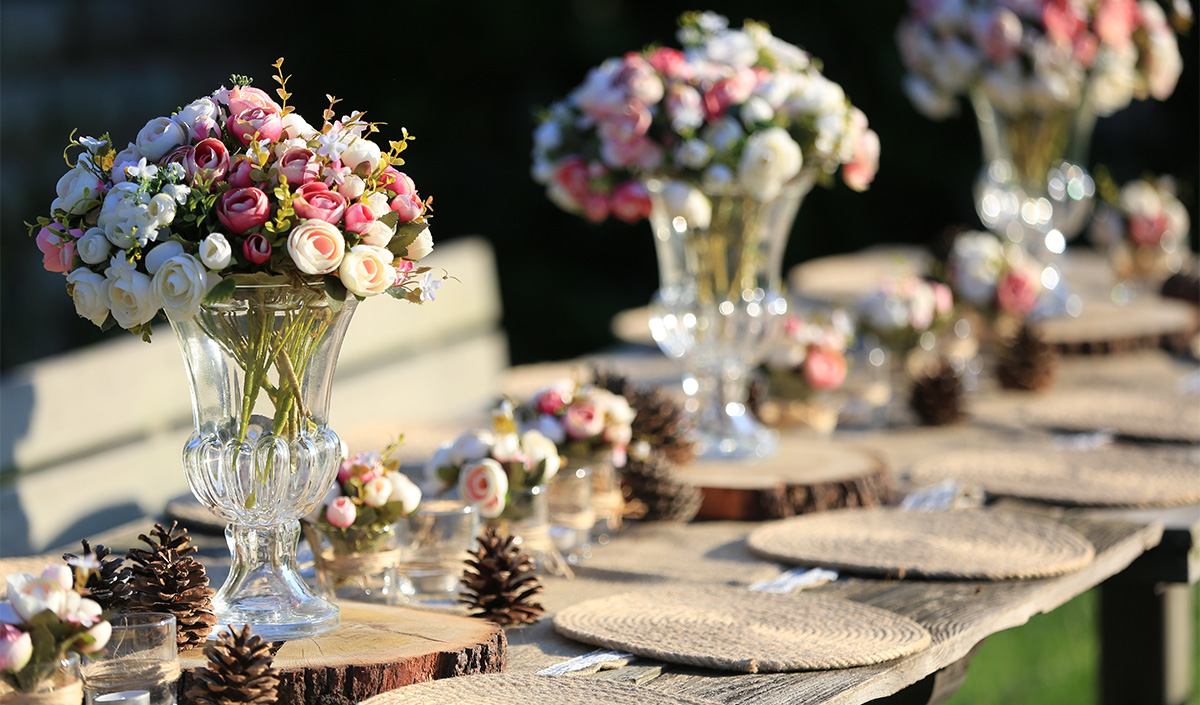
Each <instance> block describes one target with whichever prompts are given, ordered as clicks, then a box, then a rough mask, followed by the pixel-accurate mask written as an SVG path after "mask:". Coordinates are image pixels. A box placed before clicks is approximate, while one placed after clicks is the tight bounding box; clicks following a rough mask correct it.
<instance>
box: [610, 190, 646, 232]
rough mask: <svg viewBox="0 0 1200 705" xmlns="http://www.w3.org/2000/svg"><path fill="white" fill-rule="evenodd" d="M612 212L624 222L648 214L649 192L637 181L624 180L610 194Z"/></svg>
mask: <svg viewBox="0 0 1200 705" xmlns="http://www.w3.org/2000/svg"><path fill="white" fill-rule="evenodd" d="M612 213H613V215H615V216H616V217H617V218H619V219H620V220H623V221H625V222H626V223H636V222H638V221H639V220H642V219H643V218H648V217H649V216H650V194H649V193H648V192H647V191H646V189H645V187H644V186H642V185H641V184H640V183H638V182H637V181H633V180H630V181H626V182H625V183H623V184H621V185H620V186H618V187H617V188H616V189H615V190H614V191H613V194H612Z"/></svg>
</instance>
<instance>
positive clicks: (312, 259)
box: [287, 218, 346, 274]
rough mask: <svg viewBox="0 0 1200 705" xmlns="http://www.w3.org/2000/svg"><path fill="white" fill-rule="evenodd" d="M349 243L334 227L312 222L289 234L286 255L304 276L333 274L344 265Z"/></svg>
mask: <svg viewBox="0 0 1200 705" xmlns="http://www.w3.org/2000/svg"><path fill="white" fill-rule="evenodd" d="M345 250H346V240H345V238H344V237H342V231H340V230H338V229H337V226H335V225H334V224H333V223H328V222H326V221H324V220H317V219H316V218H310V219H308V220H305V221H304V222H302V223H300V224H298V225H296V226H294V227H293V228H292V231H291V232H290V233H288V239H287V251H288V255H289V256H290V257H291V258H292V261H293V262H295V263H296V268H297V269H299V270H300V271H301V272H304V273H305V274H333V273H334V272H336V271H337V269H338V267H339V266H340V265H341V264H342V257H344V256H345Z"/></svg>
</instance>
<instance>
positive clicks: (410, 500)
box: [384, 472, 421, 514]
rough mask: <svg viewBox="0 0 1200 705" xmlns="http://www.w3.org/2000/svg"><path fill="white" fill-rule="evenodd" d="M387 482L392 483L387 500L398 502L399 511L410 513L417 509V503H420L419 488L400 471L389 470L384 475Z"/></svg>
mask: <svg viewBox="0 0 1200 705" xmlns="http://www.w3.org/2000/svg"><path fill="white" fill-rule="evenodd" d="M384 477H385V478H386V479H387V481H388V482H390V483H392V493H391V495H389V499H388V501H390V502H399V503H400V507H401V511H403V512H404V513H405V514H412V513H413V512H415V511H416V510H417V505H419V504H420V503H421V488H420V487H417V485H416V484H415V483H414V482H413V481H412V480H410V479H408V476H407V475H405V474H404V473H402V472H389V473H388V474H386V475H384Z"/></svg>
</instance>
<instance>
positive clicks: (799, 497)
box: [679, 435, 893, 521]
mask: <svg viewBox="0 0 1200 705" xmlns="http://www.w3.org/2000/svg"><path fill="white" fill-rule="evenodd" d="M679 477H680V479H681V481H683V482H686V483H688V484H690V485H693V486H695V487H699V488H700V491H701V492H702V493H703V495H704V499H703V502H702V503H701V505H700V512H699V514H698V515H697V517H696V518H698V519H721V520H735V521H761V520H764V519H781V518H783V517H789V516H793V515H795V514H807V513H809V512H819V511H824V510H826V509H841V508H844V507H876V506H880V505H882V504H886V503H887V502H888V500H890V499H891V496H892V490H893V487H892V480H891V474H890V473H889V472H888V469H887V467H886V466H885V465H884V463H883V461H882V460H880V459H879V458H878V457H876V456H874V455H871V454H869V453H867V452H865V451H862V450H859V449H857V448H851V447H849V446H845V445H841V444H839V443H836V442H833V441H828V440H820V439H814V438H805V437H803V436H788V435H784V436H782V437H781V438H780V441H779V452H778V453H776V455H775V456H774V457H772V458H764V459H762V460H757V461H706V460H697V461H696V462H694V463H692V464H691V465H689V466H687V467H684V468H680V470H679Z"/></svg>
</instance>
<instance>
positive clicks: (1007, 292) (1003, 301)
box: [996, 268, 1041, 318]
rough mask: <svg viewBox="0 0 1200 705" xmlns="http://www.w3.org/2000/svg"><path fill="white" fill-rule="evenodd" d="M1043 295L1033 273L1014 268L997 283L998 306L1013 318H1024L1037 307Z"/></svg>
mask: <svg viewBox="0 0 1200 705" xmlns="http://www.w3.org/2000/svg"><path fill="white" fill-rule="evenodd" d="M1040 294H1041V291H1040V287H1039V286H1038V282H1037V281H1036V280H1035V279H1034V275H1033V272H1031V271H1029V270H1025V269H1020V268H1014V269H1010V270H1008V271H1007V272H1005V273H1004V274H1003V275H1001V277H1000V281H999V282H997V283H996V305H997V306H998V307H999V308H1000V310H1001V311H1003V312H1004V313H1007V314H1009V315H1011V316H1016V317H1018V318H1024V317H1025V316H1026V315H1028V314H1029V312H1030V311H1033V309H1034V308H1035V307H1036V306H1037V302H1038V296H1039V295H1040Z"/></svg>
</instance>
